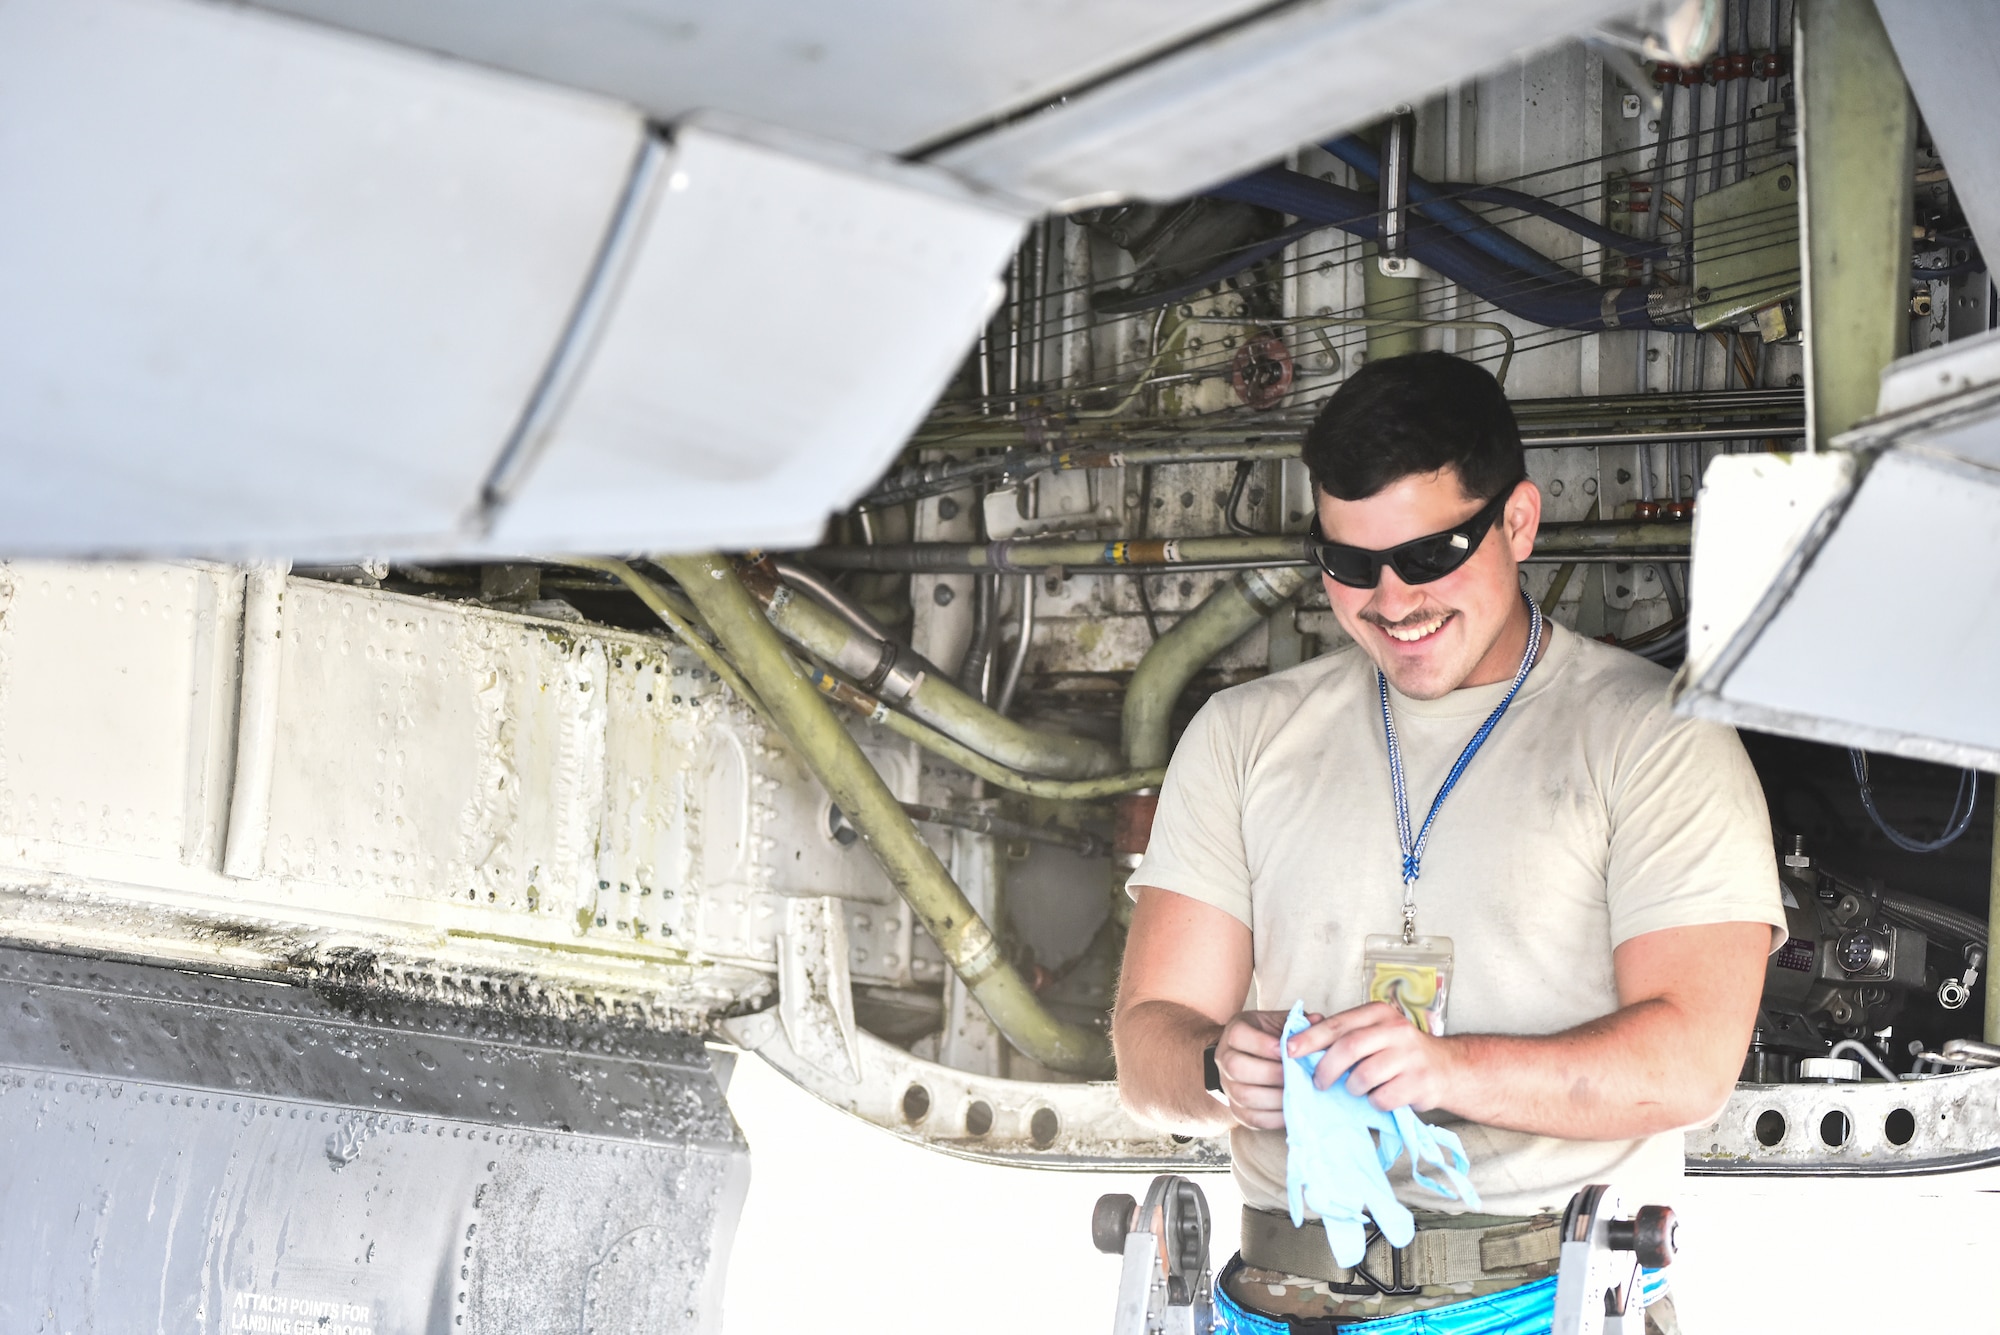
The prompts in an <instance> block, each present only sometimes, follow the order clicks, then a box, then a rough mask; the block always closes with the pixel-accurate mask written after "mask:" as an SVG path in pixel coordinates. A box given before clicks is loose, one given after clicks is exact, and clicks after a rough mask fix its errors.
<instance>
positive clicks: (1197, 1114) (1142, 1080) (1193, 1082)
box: [1111, 1001, 1234, 1131]
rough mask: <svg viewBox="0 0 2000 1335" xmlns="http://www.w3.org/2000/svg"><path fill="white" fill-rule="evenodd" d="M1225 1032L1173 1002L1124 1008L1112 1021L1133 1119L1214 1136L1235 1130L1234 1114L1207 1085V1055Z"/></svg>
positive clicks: (1121, 1083) (1123, 1086) (1121, 1077)
mask: <svg viewBox="0 0 2000 1335" xmlns="http://www.w3.org/2000/svg"><path fill="white" fill-rule="evenodd" d="M1221 1033H1222V1026H1221V1025H1219V1024H1217V1023H1216V1022H1215V1021H1213V1020H1211V1019H1209V1018H1208V1017H1207V1016H1205V1015H1203V1014H1202V1013H1201V1012H1199V1011H1196V1010H1193V1009H1191V1008H1189V1007H1187V1006H1182V1005H1179V1004H1177V1003H1175V1002H1171V1001H1142V1002H1139V1003H1137V1004H1136V1005H1132V1006H1128V1007H1121V1008H1119V1010H1118V1013H1117V1015H1116V1016H1115V1017H1114V1018H1113V1020H1112V1026H1111V1042H1112V1046H1113V1048H1114V1049H1115V1051H1116V1052H1117V1055H1118V1090H1119V1095H1120V1097H1121V1098H1122V1099H1123V1100H1124V1103H1125V1107H1126V1110H1127V1111H1129V1112H1130V1113H1131V1114H1132V1115H1133V1116H1135V1117H1138V1118H1141V1119H1143V1120H1145V1121H1147V1122H1151V1123H1153V1124H1155V1125H1158V1126H1164V1127H1168V1128H1171V1129H1173V1130H1176V1131H1190V1130H1191V1131H1214V1130H1216V1129H1218V1128H1220V1127H1226V1126H1231V1125H1234V1119H1233V1118H1231V1117H1230V1115H1229V1110H1228V1108H1227V1107H1225V1106H1224V1105H1223V1104H1222V1103H1220V1102H1218V1101H1217V1100H1216V1099H1214V1098H1213V1097H1211V1096H1210V1095H1209V1093H1208V1092H1207V1089H1206V1087H1205V1086H1204V1084H1203V1081H1202V1060H1201V1054H1202V1049H1204V1048H1206V1047H1207V1046H1208V1045H1209V1044H1210V1043H1213V1042H1215V1041H1216V1039H1217V1037H1218V1036H1219V1035H1220V1034H1221Z"/></svg>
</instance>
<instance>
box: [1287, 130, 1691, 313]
mask: <svg viewBox="0 0 2000 1335" xmlns="http://www.w3.org/2000/svg"><path fill="white" fill-rule="evenodd" d="M1321 147H1323V148H1325V149H1326V151H1327V152H1329V153H1331V154H1333V156H1335V157H1336V158H1339V159H1340V160H1341V161H1342V162H1344V163H1346V164H1347V165H1348V166H1350V167H1352V168H1354V170H1356V171H1358V172H1360V173H1361V174H1362V175H1363V176H1366V177H1367V178H1368V179H1370V180H1371V181H1372V180H1375V179H1376V178H1377V177H1379V176H1380V175H1381V171H1382V164H1381V158H1380V155H1379V154H1377V153H1376V151H1375V149H1374V147H1373V146H1372V145H1370V144H1369V143H1368V142H1367V141H1365V140H1363V139H1360V138H1357V137H1356V136H1354V135H1351V134H1350V135H1346V136H1344V137H1342V138H1339V139H1335V140H1333V141H1332V142H1330V143H1327V144H1323V145H1321ZM1410 198H1411V199H1413V200H1415V201H1416V202H1417V204H1418V205H1419V209H1418V211H1419V212H1420V213H1422V214H1423V215H1424V216H1425V217H1427V218H1429V219H1431V220H1432V221H1433V222H1436V223H1438V224H1439V225H1441V226H1442V227H1444V228H1445V229H1446V230H1447V231H1450V232H1452V233H1453V234H1455V235H1457V236H1460V237H1463V238H1464V239H1465V240H1467V241H1469V242H1470V243H1471V244H1473V245H1474V246H1477V247H1478V248H1479V249H1481V250H1483V251H1485V252H1486V253H1487V254H1489V255H1491V256H1492V257H1493V258H1494V259H1496V260H1499V261H1500V262H1501V263H1503V264H1511V265H1513V266H1514V267H1515V268H1517V269H1520V270H1522V271H1523V272H1525V273H1530V274H1533V275H1535V276H1536V277H1538V278H1545V279H1549V280H1551V281H1555V282H1561V281H1564V280H1566V279H1574V278H1575V277H1576V275H1575V274H1573V273H1571V272H1570V271H1569V270H1567V269H1565V268H1563V267H1562V265H1560V264H1557V263H1556V262H1555V261H1554V260H1552V259H1550V258H1549V257H1548V256H1546V255H1544V254H1542V252H1540V251H1539V250H1536V249H1534V248H1533V247H1532V246H1529V245H1528V244H1526V243H1525V242H1522V241H1518V240H1516V239H1515V238H1514V237H1512V236H1509V235H1508V234H1507V233H1506V232H1503V231H1501V230H1500V229H1499V228H1498V227H1497V226H1495V225H1494V224H1493V223H1492V222H1491V221H1489V220H1487V219H1485V218H1482V217H1480V216H1479V215H1478V214H1476V213H1474V212H1473V211H1472V210H1470V209H1468V208H1466V207H1465V206H1464V205H1463V204H1461V203H1460V202H1459V201H1461V200H1469V201H1471V202H1472V203H1474V204H1497V205H1499V206H1501V207H1503V208H1510V209H1516V210H1519V211H1520V212H1522V213H1530V214H1533V215H1534V216H1536V217H1537V218H1542V219H1545V220H1547V221H1549V222H1552V223H1554V224H1556V226H1558V227H1561V228H1564V229H1566V230H1567V231H1570V232H1573V233H1575V234H1576V235H1577V236H1580V237H1582V238H1584V239H1585V240H1586V241H1590V242H1592V243H1594V244H1596V245H1600V246H1603V247H1605V248H1606V249H1607V250H1615V251H1618V252H1620V253H1621V254H1625V255H1641V256H1646V257H1648V258H1651V259H1656V260H1664V259H1666V258H1667V248H1666V246H1664V245H1662V244H1661V243H1659V242H1657V241H1647V240H1645V239H1643V238H1641V237H1636V236H1627V235H1626V234H1625V233H1623V232H1617V231H1613V230H1612V229H1611V228H1609V227H1606V226H1605V225H1604V224H1603V223H1600V222H1594V221H1592V220H1591V219H1589V218H1585V217H1582V216H1581V215H1579V214H1576V213H1573V212H1571V211H1570V210H1569V209H1566V208H1564V207H1563V206H1562V205H1560V204H1557V203H1554V202H1553V201H1551V200H1546V199H1543V198H1541V197H1540V196H1539V195H1531V194H1529V193H1528V192H1527V191H1525V190H1513V189H1510V188H1508V187H1507V186H1504V185H1479V184H1477V183H1475V182H1469V181H1442V182H1431V181H1426V180H1424V179H1423V178H1422V177H1420V176H1414V175H1413V176H1411V177H1410Z"/></svg>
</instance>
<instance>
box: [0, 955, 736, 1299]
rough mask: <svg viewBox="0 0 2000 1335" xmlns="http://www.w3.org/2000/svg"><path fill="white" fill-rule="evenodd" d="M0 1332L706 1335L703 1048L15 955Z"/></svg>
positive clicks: (721, 1115)
mask: <svg viewBox="0 0 2000 1335" xmlns="http://www.w3.org/2000/svg"><path fill="white" fill-rule="evenodd" d="M0 1135H4V1136H5V1138H6V1141H7V1144H8V1146H9V1149H10V1153H9V1154H8V1155H7V1156H6V1157H5V1160H4V1161H0V1210H4V1212H5V1215H6V1218H7V1220H8V1225H7V1228H6V1229H5V1230H0V1327H4V1328H6V1329H8V1330H39V1329H55V1330H63V1331H73V1332H77V1333H78V1335H84V1333H85V1332H104V1333H106V1335H109V1333H110V1332H123V1331H135V1330H173V1331H184V1332H191V1333H192V1332H200V1333H201V1335H211V1333H213V1335H222V1333H223V1332H267V1333H269V1335H307V1332H310V1333H311V1335H419V1332H422V1333H423V1335H432V1333H434V1332H443V1331H452V1332H457V1331H468V1332H476V1331H488V1332H515V1331H531V1330H532V1331H549V1332H557V1331H577V1332H582V1331H592V1332H606V1333H608V1332H613V1331H617V1332H627V1333H628V1335H639V1332H642V1331H644V1332H652V1331H711V1330H715V1329H717V1328H719V1326H720V1307H721V1301H720V1299H721V1288H722V1280H723V1276H724V1274H725V1272H726V1269H727V1252H728V1246H729V1242H730V1239H731V1237H732V1235H733V1233H734V1231H735V1226H736V1218H737V1215H738V1212H739V1210H740V1208H741V1203H742V1199H743V1195H744V1192H745V1189H746V1187H747V1185H748V1176H749V1161H748V1150H747V1147H746V1146H745V1144H744V1142H743V1138H742V1136H741V1134H740V1133H739V1132H738V1131H737V1130H736V1127H735V1124H734V1122H733V1121H732V1119H731V1118H730V1116H729V1112H728V1110H727V1108H726V1107H725V1106H724V1104H723V1101H722V1096H721V1091H720V1089H719V1088H718V1085H717V1082H716V1078H715V1075H714V1072H713V1070H712V1069H711V1065H710V1061H709V1056H708V1054H707V1052H706V1051H704V1049H703V1047H702V1045H701V1043H700V1042H699V1041H698V1040H695V1039H692V1038H687V1037H683V1036H677V1035H662V1034H647V1033H641V1032H636V1031H629V1030H621V1029H618V1028H615V1027H610V1026H606V1025H603V1024H597V1025H590V1026H574V1025H559V1024H551V1023H548V1022H542V1021H537V1020H535V1019H534V1018H532V1017H525V1016H524V1017H515V1018H508V1017H507V1016H505V1015H504V1014H503V1013H498V1012H495V1011H493V1010H491V1009H488V1010H485V1011H481V1012H469V1011H464V1010H454V1009H448V1008H444V1007H438V1006H410V1005H385V1004H381V1003H380V1002H379V1001H378V1002H376V1003H374V1004H371V1005H361V1004H358V1003H357V1002H356V1001H355V1000H353V999H349V1000H347V1001H346V1002H342V1001H340V1000H339V999H335V998H329V997H326V996H319V995H314V994H313V993H311V992H308V991H306V990H305V989H302V988H297V987H288V986H283V985H275V984H269V983H258V982H252V981H230V980H224V979H218V978H213V977H202V976H200V975H192V974H186V973H177V972H174V971H171V970H166V969H158V968H148V967H141V966H135V965H131V964H119V963H111V962H106V961H90V960H83V959H78V958H75V957H65V956H60V955H46V954H39V953H35V952H26V951H18V950H0Z"/></svg>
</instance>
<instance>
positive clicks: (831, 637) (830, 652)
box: [744, 565, 1121, 779]
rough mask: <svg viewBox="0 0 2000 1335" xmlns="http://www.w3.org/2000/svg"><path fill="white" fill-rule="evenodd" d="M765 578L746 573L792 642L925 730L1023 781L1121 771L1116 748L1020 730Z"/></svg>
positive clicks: (748, 583)
mask: <svg viewBox="0 0 2000 1335" xmlns="http://www.w3.org/2000/svg"><path fill="white" fill-rule="evenodd" d="M763 575H764V572H763V570H762V569H761V568H760V567H757V566H754V565H753V566H751V567H749V568H748V569H747V570H745V572H744V576H745V578H744V584H745V585H746V587H747V588H748V589H749V591H750V592H751V593H752V595H753V596H755V597H756V599H757V601H759V602H760V603H762V604H763V605H764V609H765V615H766V616H768V617H769V618H770V620H771V624H772V625H774V626H776V627H777V628H778V630H779V632H780V633H782V634H783V635H784V637H785V638H786V639H788V640H790V641H792V643H794V644H796V645H798V646H799V647H800V648H802V649H804V650H805V651H806V652H807V653H810V654H811V655H812V656H813V657H815V658H817V659H819V660H820V661H821V662H823V663H828V664H830V665H832V666H833V667H835V668H837V669H838V670H839V671H841V672H842V673H844V674H846V675H847V676H849V677H851V678H853V679H854V680H856V681H858V682H860V683H861V685H862V689H864V690H866V691H868V692H870V693H872V694H874V695H876V696H877V697H879V698H881V699H883V700H884V701H886V702H887V703H889V704H892V705H894V706H895V707H897V708H899V709H901V710H903V711H904V712H906V713H908V714H909V715H911V716H912V717H914V718H915V719H917V720H918V721H919V722H921V723H925V724H928V725H929V726H930V727H932V728H934V729H936V730H937V731H938V732H941V733H943V734H944V735H945V736H947V737H950V738H952V739H953V740H955V741H957V742H960V743H962V744H963V745H965V746H968V747H971V748H972V749H973V750H975V751H977V752H979V754H981V755H983V756H985V757H987V758H988V759H990V760H993V761H996V762H998V763H999V764H1001V765H1004V766H1006V767H1007V768H1008V769H1011V770H1016V771H1019V772H1021V773H1023V774H1033V775H1039V776H1041V777H1043V778H1051V779H1095V778H1099V777H1102V776H1104V775H1107V774H1115V773H1117V772H1118V770H1119V769H1120V768H1121V766H1120V764H1119V761H1118V753H1117V752H1116V751H1114V750H1112V749H1111V748H1110V747H1108V746H1105V745H1103V744H1102V743H1100V742H1095V741H1092V740H1091V739H1090V738H1088V737H1073V736H1067V735H1064V734H1062V733H1054V732H1044V731H1042V730H1041V729H1039V728H1030V727H1027V726H1025V725H1023V724H1020V723H1017V722H1015V721H1014V720H1013V719H1010V718H1008V717H1007V716H1006V715H1004V714H1002V713H1000V712H999V711H998V710H996V709H993V708H992V707H990V706H988V705H985V704H982V703H981V702H980V701H978V700H975V699H973V698H972V697H971V696H970V695H967V694H966V693H965V692H964V691H962V690H960V689H959V688H958V686H957V684H956V683H954V682H951V681H947V680H945V679H944V678H942V677H940V676H938V675H937V674H936V673H935V672H925V671H922V670H920V669H915V668H914V665H913V664H910V663H908V662H899V661H898V659H899V655H898V653H897V647H896V646H895V645H894V644H892V643H890V642H888V641H884V640H880V639H877V638H875V637H874V636H872V635H868V634H865V633H863V632H861V631H858V630H856V629H855V628H854V627H852V626H850V625H848V624H847V622H845V621H843V620H841V619H840V618H839V617H838V616H835V615H834V614H833V613H832V612H830V611H828V610H827V609H826V608H824V607H822V606H821V605H820V604H818V603H817V602H814V601H813V600H812V599H811V598H803V597H799V596H797V595H796V594H794V593H793V592H792V591H791V590H790V589H788V588H786V587H785V586H784V585H783V584H781V583H777V582H775V581H774V580H771V579H769V578H768V577H763V578H760V576H763ZM907 652H908V651H907V650H905V651H904V653H905V654H907Z"/></svg>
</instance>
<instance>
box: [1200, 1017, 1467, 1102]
mask: <svg viewBox="0 0 2000 1335" xmlns="http://www.w3.org/2000/svg"><path fill="white" fill-rule="evenodd" d="M1267 1013H1268V1012H1267ZM1309 1018H1311V1020H1312V1021H1313V1023H1312V1025H1311V1026H1310V1027H1309V1028H1306V1029H1302V1030H1300V1031H1299V1032H1298V1033H1296V1034H1294V1035H1293V1036H1292V1042H1291V1051H1290V1054H1289V1055H1291V1056H1294V1057H1303V1056H1304V1055H1305V1054H1306V1053H1308V1052H1320V1053H1324V1054H1325V1055H1324V1056H1322V1057H1321V1058H1320V1061H1319V1070H1318V1071H1317V1072H1316V1073H1314V1075H1313V1083H1314V1084H1315V1085H1317V1086H1319V1087H1320V1088H1321V1089H1326V1088H1328V1087H1329V1086H1330V1085H1332V1084H1333V1082H1334V1081H1335V1080H1336V1079H1338V1078H1339V1077H1340V1075H1341V1074H1342V1073H1343V1072H1345V1073H1346V1075H1347V1088H1348V1090H1349V1091H1350V1092H1352V1093H1354V1094H1356V1095H1358V1096H1361V1097H1363V1098H1366V1099H1367V1100H1368V1101H1369V1102H1370V1103H1372V1104H1374V1105H1375V1106H1376V1107H1378V1108H1380V1109H1382V1110H1383V1111H1384V1112H1387V1111H1389V1110H1390V1109H1392V1108H1400V1107H1402V1106H1404V1105H1405V1104H1407V1105H1409V1106H1410V1107H1412V1108H1415V1109H1417V1111H1419V1112H1428V1111H1429V1110H1430V1109H1432V1108H1437V1107H1442V1106H1444V1105H1446V1104H1448V1103H1449V1102H1450V1101H1451V1092H1450V1090H1451V1080H1452V1077H1453V1076H1454V1075H1455V1074H1456V1073H1457V1066H1456V1064H1455V1063H1454V1062H1453V1060H1452V1056H1453V1053H1452V1047H1451V1044H1450V1043H1449V1042H1447V1041H1446V1040H1445V1039H1441V1038H1432V1037H1431V1036H1430V1035H1429V1034H1426V1033H1425V1032H1424V1031H1423V1030H1421V1029H1419V1028H1417V1027H1416V1026H1415V1025H1413V1024H1411V1023H1410V1022H1409V1020H1408V1019H1407V1018H1406V1017H1405V1016H1404V1015H1403V1013H1402V1012H1401V1011H1399V1010H1397V1009H1396V1008H1395V1007H1393V1006H1385V1005H1383V1004H1382V1003H1381V1002H1379V1001H1371V1002H1369V1003H1368V1004H1367V1005H1365V1006H1356V1007H1355V1008H1354V1009H1353V1010H1348V1011H1341V1012H1340V1013H1339V1014H1338V1015H1329V1016H1327V1017H1326V1018H1325V1019H1323V1020H1322V1019H1320V1018H1319V1017H1318V1016H1311V1017H1309ZM1216 1056H1217V1059H1218V1060H1220V1058H1221V1052H1220V1050H1218V1051H1217V1054H1216Z"/></svg>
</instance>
